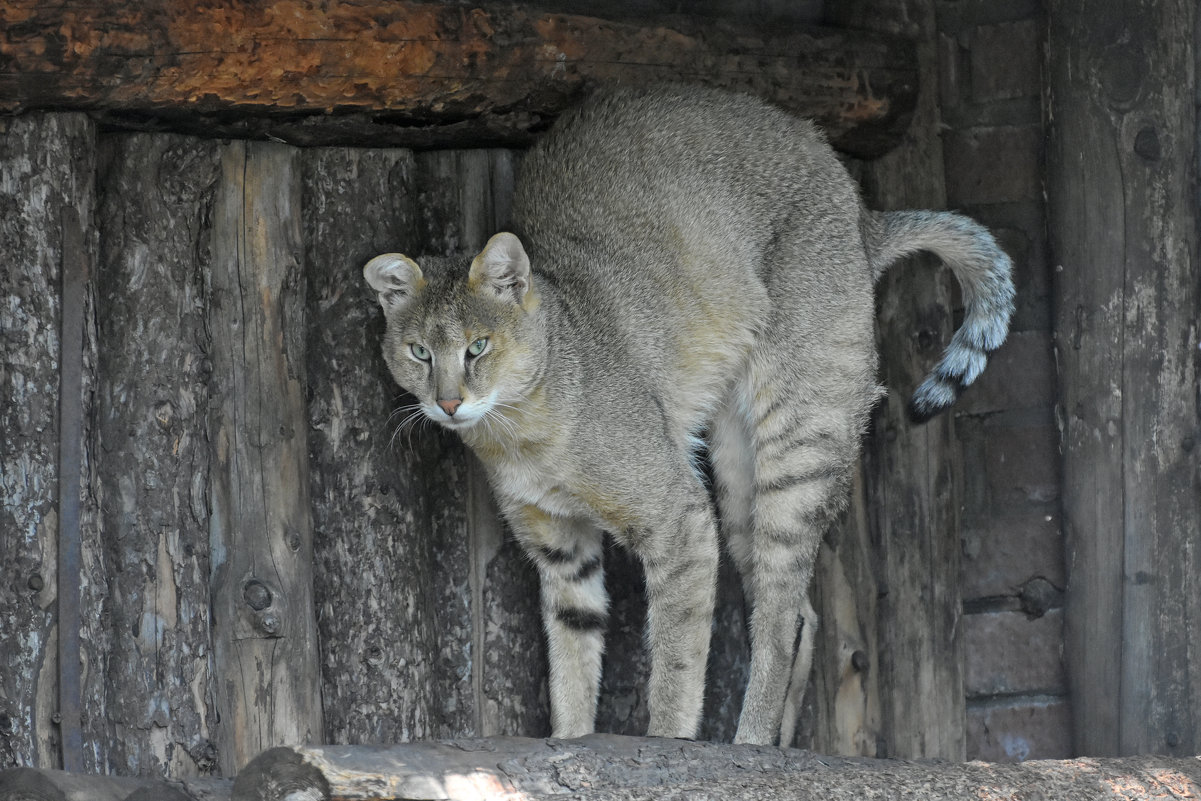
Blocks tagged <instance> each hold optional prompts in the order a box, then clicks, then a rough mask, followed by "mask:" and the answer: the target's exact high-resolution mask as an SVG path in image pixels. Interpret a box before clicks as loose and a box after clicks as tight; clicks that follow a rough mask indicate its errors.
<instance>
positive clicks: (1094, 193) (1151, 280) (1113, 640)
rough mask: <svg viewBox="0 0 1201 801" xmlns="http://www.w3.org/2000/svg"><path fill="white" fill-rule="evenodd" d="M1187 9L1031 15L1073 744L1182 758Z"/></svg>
mask: <svg viewBox="0 0 1201 801" xmlns="http://www.w3.org/2000/svg"><path fill="white" fill-rule="evenodd" d="M1197 17H1198V14H1197V7H1196V4H1195V3H1191V2H1187V1H1186V0H1171V1H1169V2H1140V1H1139V0H1131V1H1130V2H1124V3H1117V4H1107V5H1102V6H1098V5H1097V4H1094V3H1085V2H1080V0H1055V2H1053V3H1052V4H1051V6H1050V23H1051V25H1050V43H1049V48H1048V50H1049V69H1048V74H1049V102H1050V108H1051V115H1050V119H1051V121H1052V125H1051V131H1050V132H1051V144H1050V149H1049V151H1048V200H1049V209H1050V215H1051V224H1050V226H1049V229H1050V232H1051V248H1052V255H1053V258H1054V259H1055V262H1054V263H1055V264H1056V265H1057V266H1056V271H1055V277H1056V284H1055V289H1054V291H1055V296H1056V297H1055V301H1056V302H1055V307H1056V310H1057V311H1056V321H1055V326H1056V330H1055V344H1056V353H1057V363H1058V366H1059V382H1060V392H1061V399H1062V402H1061V421H1062V451H1063V454H1064V460H1063V468H1064V473H1063V477H1064V493H1063V506H1064V522H1065V527H1066V537H1067V554H1068V560H1067V561H1068V593H1067V609H1066V629H1067V631H1066V648H1065V651H1066V657H1067V663H1068V673H1069V681H1070V685H1071V692H1072V709H1073V716H1074V724H1075V727H1074V728H1075V740H1076V749H1077V750H1078V751H1079V752H1080V753H1082V754H1089V755H1097V756H1105V755H1114V754H1133V753H1147V752H1156V753H1168V754H1194V753H1196V752H1197V751H1198V750H1199V749H1201V578H1199V576H1201V554H1199V553H1198V543H1201V489H1199V487H1201V479H1199V476H1198V464H1199V461H1198V459H1197V450H1196V448H1197V441H1198V438H1199V436H1201V422H1199V416H1201V410H1199V408H1198V404H1199V403H1201V401H1199V399H1198V396H1197V381H1198V361H1199V360H1201V354H1199V353H1198V317H1197V309H1198V304H1199V302H1201V298H1199V296H1198V291H1199V289H1198V285H1199V283H1201V267H1199V260H1198V254H1197V240H1198V234H1197V230H1198V208H1197V197H1196V186H1197V169H1198V168H1197V161H1196V160H1197V148H1198V139H1197V137H1198V127H1197V116H1196V108H1195V99H1196V98H1195V92H1196V88H1197V83H1196V76H1197V73H1196V64H1197V53H1196V43H1195V39H1194V36H1193V34H1195V31H1196V26H1197V24H1198V19H1197Z"/></svg>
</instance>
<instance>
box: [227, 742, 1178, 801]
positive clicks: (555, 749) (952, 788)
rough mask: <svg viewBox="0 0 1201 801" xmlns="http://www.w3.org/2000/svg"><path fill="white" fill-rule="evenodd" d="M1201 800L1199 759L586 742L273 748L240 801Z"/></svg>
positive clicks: (242, 781) (239, 793)
mask: <svg viewBox="0 0 1201 801" xmlns="http://www.w3.org/2000/svg"><path fill="white" fill-rule="evenodd" d="M1198 792H1201V758H1196V757H1192V758H1167V757H1139V758H1129V759H1113V760H1068V761H1064V762H1054V761H1045V762H1039V761H1035V762H1027V763H1025V764H1016V765H990V764H986V763H983V762H971V763H967V764H948V763H942V762H923V761H918V762H901V761H894V760H878V759H848V758H843V757H827V756H822V757H818V756H816V755H815V754H813V753H811V752H808V751H798V750H795V749H788V748H774V747H766V746H748V745H718V744H714V743H698V742H687V741H681V740H673V739H666V738H663V739H660V738H644V737H619V736H613V735H589V736H587V737H582V738H580V739H576V740H534V739H527V738H518V737H513V738H504V737H495V738H490V739H485V740H459V741H447V742H442V743H419V744H413V745H407V746H392V747H387V748H364V747H359V748H322V747H309V748H276V749H272V750H271V751H268V752H266V753H264V754H262V755H261V756H260V757H258V758H257V759H255V761H254V762H252V763H251V764H250V765H249V766H248V767H247V769H246V770H245V771H244V772H243V773H242V774H241V775H240V776H238V778H237V780H236V781H235V783H234V789H233V798H234V799H235V801H251V799H253V801H275V800H276V799H284V798H313V799H329V798H337V799H346V801H352V800H353V801H383V800H384V799H411V800H412V801H417V800H418V799H445V798H456V799H484V798H521V799H551V798H554V799H579V800H580V801H583V800H584V799H590V800H591V801H602V800H604V801H617V800H618V799H625V800H626V801H634V800H635V799H639V800H641V799H646V800H647V801H650V800H651V799H655V800H656V801H657V800H658V799H681V801H682V800H683V799H689V800H690V801H694V800H695V799H706V800H707V799H712V801H726V800H728V799H736V800H737V799H746V800H747V801H750V800H751V799H754V801H771V800H772V799H780V798H789V799H798V800H800V801H807V800H808V799H815V800H816V799H823V800H824V799H848V800H849V799H864V798H923V799H935V800H937V799H961V798H979V799H1012V800H1016V801H1035V800H1036V799H1044V798H1057V799H1081V800H1082V801H1083V799H1090V800H1091V799H1146V800H1147V801H1150V799H1159V798H1169V797H1173V798H1189V797H1192V796H1194V795H1196V794H1197V793H1198Z"/></svg>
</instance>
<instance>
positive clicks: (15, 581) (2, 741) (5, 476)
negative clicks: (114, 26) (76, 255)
mask: <svg viewBox="0 0 1201 801" xmlns="http://www.w3.org/2000/svg"><path fill="white" fill-rule="evenodd" d="M95 159H96V151H95V130H94V127H93V125H92V124H91V123H90V122H89V121H88V120H87V119H86V118H85V117H83V116H81V115H78V114H33V115H28V116H25V117H22V118H20V119H17V120H13V121H11V122H9V124H8V125H7V126H5V128H4V130H3V131H0V250H2V251H3V252H4V254H5V257H4V259H3V260H2V262H0V498H3V504H2V505H0V767H11V766H16V765H31V766H40V767H53V766H55V765H58V764H60V761H59V760H60V758H61V755H60V743H59V741H58V731H57V727H56V726H55V725H54V722H53V716H54V713H55V712H56V711H57V709H58V703H59V699H58V696H57V692H58V687H57V666H58V659H57V655H56V653H55V651H56V648H57V631H56V628H55V621H56V618H57V609H56V606H55V605H56V601H57V588H58V580H57V565H56V560H57V555H58V549H57V539H58V536H59V531H58V520H59V517H58V501H59V494H60V491H61V492H75V493H77V494H78V493H80V492H81V487H82V485H83V479H84V476H83V475H80V476H73V477H69V478H65V479H64V481H63V482H62V484H61V485H60V481H59V475H58V473H59V470H58V458H59V420H58V407H59V382H60V376H59V369H58V368H59V358H60V357H59V345H60V339H59V332H60V329H61V324H62V319H61V305H60V280H61V272H60V267H61V264H62V260H63V258H64V257H65V254H64V239H63V237H64V230H63V221H64V219H65V218H66V217H70V218H71V219H73V220H77V221H78V223H79V225H80V231H79V234H80V236H81V239H80V242H81V243H82V244H83V245H84V246H85V247H89V246H91V245H92V244H93V243H94V227H93V222H92V210H93V205H92V204H93V198H94V187H93V181H94V175H95V168H96V167H95ZM93 266H94V265H93ZM89 292H90V290H89ZM87 330H88V329H87V327H86V326H85V331H87ZM90 346H91V343H88V344H87V345H85V350H86V348H87V347H90ZM84 380H85V386H87V382H90V378H89V377H88V375H87V370H86V367H85V375H84ZM89 388H90V387H89ZM84 408H85V409H86V408H87V407H86V406H85V407H84ZM85 469H86V468H85ZM89 508H90V505H89V504H88V503H85V505H84V507H83V510H82V511H83V514H84V518H83V522H84V523H86V524H91V522H92V521H91V520H90V519H89V518H88V517H87V514H88V510H89ZM73 580H74V581H75V582H76V586H78V582H79V577H78V576H77V577H74V579H73ZM84 595H85V597H90V594H89V593H84Z"/></svg>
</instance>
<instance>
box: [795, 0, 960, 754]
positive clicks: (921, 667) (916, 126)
mask: <svg viewBox="0 0 1201 801" xmlns="http://www.w3.org/2000/svg"><path fill="white" fill-rule="evenodd" d="M838 14H839V15H847V16H846V17H841V16H840V18H841V19H846V20H850V19H869V20H877V21H879V22H878V23H874V24H878V25H880V26H886V27H889V26H896V27H898V28H904V27H910V28H911V29H915V30H917V31H919V32H920V33H919V36H918V63H919V66H920V70H921V75H922V80H921V86H922V91H921V93H920V95H919V97H918V104H917V110H916V112H915V115H914V120H913V125H912V126H911V127H910V129H909V131H908V132H907V134H906V136H905V138H904V141H903V143H902V144H901V145H900V146H899V147H898V148H897V149H896V150H894V151H893V152H892V153H889V154H888V155H886V156H885V157H883V158H882V159H880V160H878V161H876V162H872V163H871V164H869V165H865V166H864V169H863V174H862V179H863V184H864V192H865V196H866V197H867V200H868V205H870V206H872V207H875V208H885V209H895V208H935V209H937V208H942V207H943V205H944V203H945V202H946V199H945V192H944V180H943V161H942V146H941V142H940V140H939V138H938V130H939V113H938V107H937V102H938V101H937V98H938V91H937V86H938V79H937V69H938V60H937V54H936V51H935V30H934V7H933V3H932V2H930V0H863V2H851V3H844V4H840V5H839V9H838ZM929 264H930V260H929V259H926V260H923V259H921V258H918V259H910V260H906V261H904V262H902V263H900V264H897V265H894V266H893V267H892V268H891V269H890V270H889V272H888V273H887V274H885V275H884V277H883V278H882V279H881V280H880V281H879V283H878V284H877V285H876V296H877V309H878V322H877V341H878V343H879V348H880V378H879V380H880V383H881V384H883V385H884V386H885V387H887V388H888V395H887V397H886V398H885V399H884V401H882V402H881V403H880V404H879V405H878V406H877V407H876V410H875V414H874V415H873V420H872V430H871V433H870V436H869V437H868V439H867V441H866V443H865V448H864V478H865V487H866V492H867V504H868V509H869V515H870V517H869V519H870V530H871V537H872V541H871V545H872V550H873V552H874V555H875V565H874V569H873V571H872V572H873V574H874V575H875V580H876V585H875V586H874V588H871V589H869V590H867V591H869V592H870V591H872V590H873V589H874V591H875V592H876V593H877V598H876V600H875V609H876V634H877V637H878V639H877V642H876V645H875V652H874V653H871V652H869V653H868V654H867V656H868V659H869V663H874V664H878V666H879V676H878V678H877V681H878V682H879V692H880V711H881V729H882V731H881V741H880V748H881V753H878V754H877V755H878V756H889V757H919V756H926V757H940V758H944V759H952V760H961V759H963V758H964V754H965V748H966V740H965V733H964V721H965V715H966V711H965V699H964V684H963V655H962V648H963V646H962V635H961V631H960V626H959V618H960V616H961V614H962V599H961V597H960V592H959V582H960V576H959V553H960V545H959V525H958V519H957V509H958V499H957V497H956V486H955V484H954V480H953V476H954V462H953V459H954V452H955V446H954V438H953V433H952V425H953V421H952V419H951V415H943V416H941V417H938V418H935V419H934V420H931V421H930V422H928V423H926V424H924V425H915V424H913V423H911V422H910V421H909V420H908V415H907V413H906V411H905V407H906V403H907V402H908V398H909V395H910V393H912V391H913V389H914V388H915V387H916V386H917V385H918V383H919V382H920V381H921V379H922V377H923V376H924V375H925V374H926V373H927V372H928V371H929V369H930V368H931V367H932V366H933V363H934V362H935V361H936V360H937V358H938V355H939V354H940V353H941V351H942V348H943V346H944V345H945V343H947V342H948V341H949V339H950V335H951V330H952V319H951V308H952V304H951V298H952V296H951V292H950V284H951V280H952V279H951V277H950V275H949V273H948V271H946V270H942V271H941V272H940V273H939V274H938V276H937V278H934V277H932V276H931V271H930V270H929V268H928V265H929ZM919 265H927V267H926V269H916V267H918V266H919ZM818 580H819V581H822V580H825V578H824V577H819V579H818ZM862 603H864V604H867V605H868V606H866V607H865V608H870V604H871V601H870V600H867V599H864V601H862Z"/></svg>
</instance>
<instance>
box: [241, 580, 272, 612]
mask: <svg viewBox="0 0 1201 801" xmlns="http://www.w3.org/2000/svg"><path fill="white" fill-rule="evenodd" d="M242 598H243V600H245V601H246V603H247V604H248V605H249V606H250V608H251V609H253V610H254V611H256V612H261V611H263V610H264V609H266V608H267V607H268V606H271V600H272V598H271V590H269V589H268V588H267V585H266V584H264V583H263V582H261V581H259V580H258V579H251V580H250V581H248V582H246V586H244V587H243V588H242Z"/></svg>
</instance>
